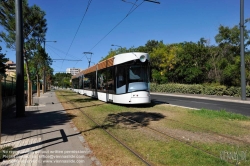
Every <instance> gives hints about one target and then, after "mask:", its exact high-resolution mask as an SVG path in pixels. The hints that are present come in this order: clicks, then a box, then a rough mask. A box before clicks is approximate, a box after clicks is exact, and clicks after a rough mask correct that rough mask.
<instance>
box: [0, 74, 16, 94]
mask: <svg viewBox="0 0 250 166" xmlns="http://www.w3.org/2000/svg"><path fill="white" fill-rule="evenodd" d="M1 83H2V97H7V96H13V95H16V78H14V77H10V76H7V77H3V78H2V81H1Z"/></svg>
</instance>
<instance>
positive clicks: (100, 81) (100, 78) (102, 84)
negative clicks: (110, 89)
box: [97, 69, 107, 91]
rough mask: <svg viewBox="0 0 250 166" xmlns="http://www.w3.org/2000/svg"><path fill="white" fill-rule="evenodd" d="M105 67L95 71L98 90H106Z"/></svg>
mask: <svg viewBox="0 0 250 166" xmlns="http://www.w3.org/2000/svg"><path fill="white" fill-rule="evenodd" d="M106 84H107V76H106V69H103V70H99V71H98V72H97V89H98V90H99V91H106V89H107V85H106Z"/></svg>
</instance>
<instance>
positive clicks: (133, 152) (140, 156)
mask: <svg viewBox="0 0 250 166" xmlns="http://www.w3.org/2000/svg"><path fill="white" fill-rule="evenodd" d="M61 96H63V98H64V99H66V100H67V98H66V97H65V96H64V95H61ZM68 102H69V103H70V104H71V105H73V106H74V107H75V108H76V109H78V110H79V111H80V112H81V113H82V114H83V115H84V116H86V117H87V118H88V119H89V120H91V121H92V122H93V123H94V124H95V125H97V126H98V127H99V128H100V129H102V130H103V131H104V132H106V133H107V134H108V135H109V136H110V137H112V138H113V139H114V140H115V141H117V142H118V143H119V144H120V145H122V146H123V147H124V148H126V149H127V150H128V151H129V152H131V153H132V154H133V155H135V156H136V157H137V158H138V159H139V160H141V161H142V162H143V163H145V164H146V165H148V166H153V164H152V163H150V162H149V161H147V160H146V159H145V158H143V157H142V155H141V154H139V152H137V151H136V150H134V149H132V148H131V147H129V146H128V145H127V144H126V143H124V142H123V141H121V140H120V139H118V138H117V137H116V136H114V135H113V134H112V133H111V132H109V131H108V130H107V129H105V128H103V125H101V124H99V123H98V122H96V121H95V120H94V118H92V117H91V116H90V115H88V114H87V113H85V112H84V111H82V110H81V109H80V108H77V106H76V104H74V103H73V102H70V101H68ZM90 102H92V101H90ZM92 103H93V102H92ZM94 105H96V104H95V103H94Z"/></svg>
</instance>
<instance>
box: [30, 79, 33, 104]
mask: <svg viewBox="0 0 250 166" xmlns="http://www.w3.org/2000/svg"><path fill="white" fill-rule="evenodd" d="M32 104H33V88H32V81H30V105H32Z"/></svg>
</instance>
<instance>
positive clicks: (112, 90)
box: [107, 67, 115, 93]
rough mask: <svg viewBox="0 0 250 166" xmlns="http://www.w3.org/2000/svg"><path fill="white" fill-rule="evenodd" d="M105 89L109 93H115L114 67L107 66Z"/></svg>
mask: <svg viewBox="0 0 250 166" xmlns="http://www.w3.org/2000/svg"><path fill="white" fill-rule="evenodd" d="M107 84H108V85H107V89H108V90H109V93H115V84H114V67H109V68H107Z"/></svg>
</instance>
